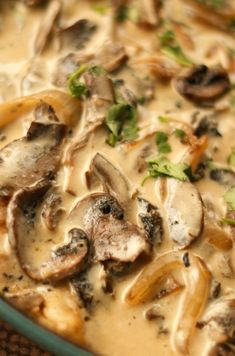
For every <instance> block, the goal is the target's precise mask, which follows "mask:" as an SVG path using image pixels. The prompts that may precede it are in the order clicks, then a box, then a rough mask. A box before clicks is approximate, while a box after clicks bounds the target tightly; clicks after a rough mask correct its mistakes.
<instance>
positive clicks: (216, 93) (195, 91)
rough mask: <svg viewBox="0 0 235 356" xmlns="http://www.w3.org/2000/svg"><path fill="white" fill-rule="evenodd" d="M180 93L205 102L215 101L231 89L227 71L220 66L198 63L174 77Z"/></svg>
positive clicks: (193, 99) (196, 100)
mask: <svg viewBox="0 0 235 356" xmlns="http://www.w3.org/2000/svg"><path fill="white" fill-rule="evenodd" d="M174 86H175V88H176V90H177V91H178V93H179V94H180V95H182V96H183V97H185V98H186V99H188V100H190V101H193V102H196V103H198V104H203V103H205V102H211V101H215V100H216V99H218V98H219V97H221V96H222V95H223V94H225V93H226V92H227V91H228V90H229V89H230V81H229V77H228V74H227V72H226V71H225V70H224V69H223V68H222V67H220V66H214V67H210V68H209V67H207V66H205V65H197V66H194V67H192V68H190V69H186V70H185V71H184V72H183V73H182V74H181V75H180V76H178V77H176V78H175V79H174Z"/></svg>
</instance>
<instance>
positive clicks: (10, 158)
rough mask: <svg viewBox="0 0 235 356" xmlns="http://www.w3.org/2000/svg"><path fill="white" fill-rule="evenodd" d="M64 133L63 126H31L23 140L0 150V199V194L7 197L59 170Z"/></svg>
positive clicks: (13, 142)
mask: <svg viewBox="0 0 235 356" xmlns="http://www.w3.org/2000/svg"><path fill="white" fill-rule="evenodd" d="M65 133H66V128H65V125H62V124H58V123H47V124H44V123H40V122H32V124H31V126H30V128H29V130H28V132H27V135H26V136H25V137H23V138H20V139H18V140H15V141H12V142H11V143H10V144H8V145H7V146H5V147H3V148H2V149H1V150H0V196H1V192H5V193H4V195H9V196H10V195H12V193H13V192H14V191H16V190H17V189H21V188H23V187H27V186H30V185H32V184H34V183H35V182H37V181H39V180H41V179H42V178H47V179H51V178H53V176H54V175H55V173H56V171H57V169H58V167H59V163H60V158H61V150H60V148H61V144H62V142H63V139H64V137H65ZM2 194H3V193H2Z"/></svg>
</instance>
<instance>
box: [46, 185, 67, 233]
mask: <svg viewBox="0 0 235 356" xmlns="http://www.w3.org/2000/svg"><path fill="white" fill-rule="evenodd" d="M61 205H62V198H61V195H60V194H59V192H58V191H56V189H52V191H51V193H50V194H49V195H48V196H47V197H46V199H45V202H44V204H43V208H42V218H43V221H44V223H45V226H46V227H47V229H48V230H51V231H53V230H55V229H56V227H57V225H58V222H59V218H60V216H61V214H62V212H63V208H62V206H61Z"/></svg>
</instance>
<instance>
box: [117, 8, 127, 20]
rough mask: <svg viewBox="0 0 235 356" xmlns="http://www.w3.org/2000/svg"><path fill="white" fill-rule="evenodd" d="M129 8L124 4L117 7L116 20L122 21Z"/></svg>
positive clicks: (125, 17) (125, 18)
mask: <svg viewBox="0 0 235 356" xmlns="http://www.w3.org/2000/svg"><path fill="white" fill-rule="evenodd" d="M128 13H129V8H128V6H126V5H122V6H120V7H119V8H118V10H117V13H116V20H117V21H118V22H124V21H125V20H127V19H128Z"/></svg>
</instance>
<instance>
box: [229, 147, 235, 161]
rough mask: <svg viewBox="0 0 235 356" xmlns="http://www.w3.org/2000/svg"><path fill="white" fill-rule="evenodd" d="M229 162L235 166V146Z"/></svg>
mask: <svg viewBox="0 0 235 356" xmlns="http://www.w3.org/2000/svg"><path fill="white" fill-rule="evenodd" d="M228 164H230V165H231V166H235V147H233V148H232V152H231V153H230V155H229V156H228Z"/></svg>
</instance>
